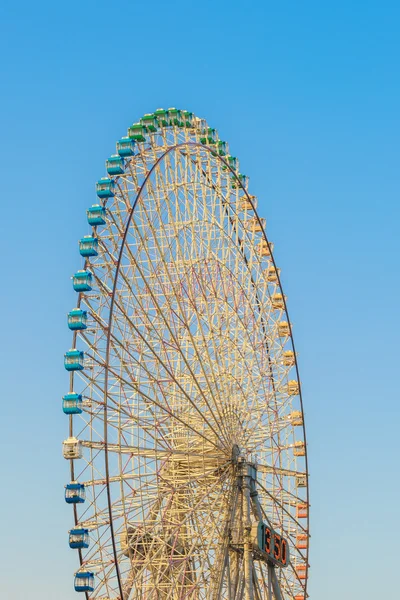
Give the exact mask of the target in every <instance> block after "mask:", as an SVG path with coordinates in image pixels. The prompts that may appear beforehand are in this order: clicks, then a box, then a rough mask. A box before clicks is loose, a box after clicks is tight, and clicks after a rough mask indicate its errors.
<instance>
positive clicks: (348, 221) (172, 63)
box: [0, 0, 400, 600]
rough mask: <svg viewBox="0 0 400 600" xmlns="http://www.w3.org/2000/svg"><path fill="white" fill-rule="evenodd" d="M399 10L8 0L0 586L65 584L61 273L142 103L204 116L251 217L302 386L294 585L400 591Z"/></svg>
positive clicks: (385, 6) (67, 589)
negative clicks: (305, 580) (301, 518)
mask: <svg viewBox="0 0 400 600" xmlns="http://www.w3.org/2000/svg"><path fill="white" fill-rule="evenodd" d="M399 20H400V5H399V3H398V2H395V1H390V0H389V1H386V2H378V1H377V0H376V1H368V0H363V1H362V2H361V1H353V2H349V1H348V0H347V1H344V0H336V1H335V2H321V1H320V0H318V1H317V0H315V1H307V0H305V1H303V2H298V1H290V0H288V1H285V2H270V1H269V0H253V1H252V2H244V1H241V2H239V1H234V0H233V1H229V2H228V1H226V0H222V1H221V0H220V1H216V0H213V1H211V0H203V1H202V2H201V3H200V2H199V3H194V2H177V1H174V0H171V1H170V2H168V3H166V2H161V1H160V0H155V1H153V2H152V3H148V2H139V1H136V2H125V3H122V2H119V3H117V2H107V3H106V2H104V1H103V0H97V1H92V0H80V1H79V2H78V1H77V0H70V1H69V2H63V3H59V2H50V1H40V0H39V1H38V2H35V3H33V2H27V1H26V0H21V1H20V2H19V3H18V4H15V3H14V5H11V3H8V4H7V5H4V6H3V8H2V13H1V21H0V48H1V55H2V65H1V67H0V69H1V83H2V92H1V94H0V115H1V117H0V119H1V130H0V131H1V134H0V164H1V171H2V175H1V221H0V228H1V235H0V244H1V257H2V268H1V276H2V282H3V285H2V293H1V295H0V307H1V315H2V329H1V334H2V336H1V337H2V349H3V357H2V360H1V363H0V364H1V369H2V375H1V388H2V394H1V403H2V410H1V420H0V423H1V424H0V429H1V435H0V444H1V466H0V475H1V480H2V485H3V486H4V485H5V489H6V492H4V491H3V492H2V493H1V495H0V504H1V515H2V519H1V523H2V525H1V535H0V539H1V543H0V565H1V578H0V597H1V598H2V599H3V598H4V600H20V599H22V598H29V600H54V599H57V600H68V599H69V598H74V597H75V596H76V595H75V593H74V591H73V588H72V581H73V572H74V569H75V567H76V565H77V562H76V560H75V559H76V556H75V554H74V552H73V551H72V550H70V549H69V548H68V545H67V530H68V529H69V527H70V526H71V523H72V521H71V518H72V514H71V511H70V510H69V509H68V507H67V506H66V505H65V504H64V501H63V486H64V483H66V482H67V480H68V470H67V464H66V462H65V461H64V460H63V459H62V457H61V441H62V439H63V438H64V437H66V434H67V422H66V420H65V417H64V415H63V414H62V412H61V408H60V398H61V396H62V395H63V393H65V391H66V389H67V384H68V382H67V375H66V372H65V371H64V369H63V365H62V357H63V353H64V351H65V350H66V349H68V348H69V346H70V335H69V332H68V330H67V327H66V318H65V314H66V312H67V311H68V310H69V309H71V308H72V307H74V306H75V295H74V292H73V290H72V287H71V281H70V275H71V274H72V273H73V272H74V270H75V269H76V268H77V267H78V266H79V265H80V258H79V254H78V248H77V240H78V239H79V238H80V237H81V236H82V235H83V234H85V233H87V232H88V229H87V224H86V218H85V210H86V207H87V206H88V205H90V204H91V203H93V201H94V200H95V194H94V182H95V181H96V179H98V178H99V177H100V176H102V175H103V174H104V161H105V159H106V158H107V156H108V155H110V154H111V153H112V152H113V151H114V148H115V142H116V140H117V139H118V138H119V137H120V136H121V135H123V134H124V133H125V131H126V129H127V127H128V125H130V124H131V123H132V122H133V121H135V120H137V118H138V117H140V116H141V115H142V114H144V113H146V112H151V111H153V110H154V109H156V108H157V107H159V106H163V107H168V106H179V107H181V108H187V109H189V110H192V111H194V112H195V113H196V114H198V115H200V116H204V117H206V118H207V119H208V121H209V122H210V124H212V125H213V126H215V127H216V128H218V130H219V132H220V135H221V137H222V138H223V139H227V140H228V141H229V143H230V147H231V150H232V152H233V154H235V155H237V156H238V157H239V158H240V162H241V170H242V172H244V173H247V174H248V175H249V176H250V190H251V193H254V194H256V195H257V196H258V197H259V206H260V213H261V214H262V215H263V216H265V217H267V229H268V234H269V236H270V238H271V240H272V241H274V243H275V249H276V258H277V262H278V265H279V266H280V267H281V268H282V281H283V285H284V288H285V292H286V294H287V295H288V302H289V310H290V314H291V319H292V321H293V324H294V334H295V341H296V346H297V350H298V352H299V361H300V369H301V376H302V383H303V388H304V400H305V408H306V419H307V428H308V441H309V453H310V471H311V503H312V530H311V533H312V547H311V565H312V566H311V579H310V594H311V598H315V599H316V600H317V599H323V600H337V599H338V598H341V599H344V600H347V599H350V598H352V599H355V600H359V599H360V600H361V599H362V600H376V599H377V598H383V597H384V598H391V599H393V600H394V599H395V598H396V597H397V593H398V592H396V591H395V583H394V580H392V577H393V576H394V574H395V573H396V571H397V569H398V561H399V558H400V556H399V550H398V539H399V536H400V529H399V521H398V498H399V494H400V484H399V465H398V462H399V434H398V427H399V426H398V423H399V419H400V410H399V391H398V390H399V369H398V364H399V349H398V338H399V334H400V331H399V319H398V317H397V316H396V313H397V309H398V306H399V300H400V298H399V295H400V284H399V274H398V273H399V269H398V262H399V254H400V253H399V236H398V229H399V219H400V214H399V213H400V210H399V192H400V189H399V188H400V177H399V139H400V123H399V106H400V74H399V58H400V42H399V34H398V31H399ZM380 536H381V537H380ZM383 548H384V550H382V549H383ZM350 550H351V556H349V552H350ZM346 552H347V554H346ZM376 556H379V559H380V560H379V561H378V562H375V560H376V559H375V557H376Z"/></svg>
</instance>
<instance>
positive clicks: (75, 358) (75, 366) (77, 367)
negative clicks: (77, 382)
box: [64, 348, 85, 371]
mask: <svg viewBox="0 0 400 600" xmlns="http://www.w3.org/2000/svg"><path fill="white" fill-rule="evenodd" d="M84 360H85V355H84V353H83V352H82V350H76V349H75V348H72V350H68V352H66V353H65V354H64V367H65V368H66V369H67V371H82V370H83V369H84V368H85V367H84Z"/></svg>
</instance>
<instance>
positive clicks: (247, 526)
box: [242, 474, 254, 600]
mask: <svg viewBox="0 0 400 600" xmlns="http://www.w3.org/2000/svg"><path fill="white" fill-rule="evenodd" d="M250 491H251V477H250V475H248V474H246V475H244V476H243V511H242V515H243V537H244V544H243V549H244V593H245V600H254V593H253V548H252V542H251V508H250V505H251V498H250Z"/></svg>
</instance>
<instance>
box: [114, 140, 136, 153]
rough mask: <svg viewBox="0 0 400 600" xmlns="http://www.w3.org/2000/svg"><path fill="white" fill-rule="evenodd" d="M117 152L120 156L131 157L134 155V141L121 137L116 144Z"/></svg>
mask: <svg viewBox="0 0 400 600" xmlns="http://www.w3.org/2000/svg"><path fill="white" fill-rule="evenodd" d="M117 152H118V154H119V155H120V156H133V155H134V154H135V141H134V140H131V138H129V137H123V138H121V139H120V140H119V142H117Z"/></svg>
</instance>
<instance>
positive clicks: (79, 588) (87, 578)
mask: <svg viewBox="0 0 400 600" xmlns="http://www.w3.org/2000/svg"><path fill="white" fill-rule="evenodd" d="M75 591H76V592H93V591H94V573H92V572H91V571H78V573H75Z"/></svg>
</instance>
